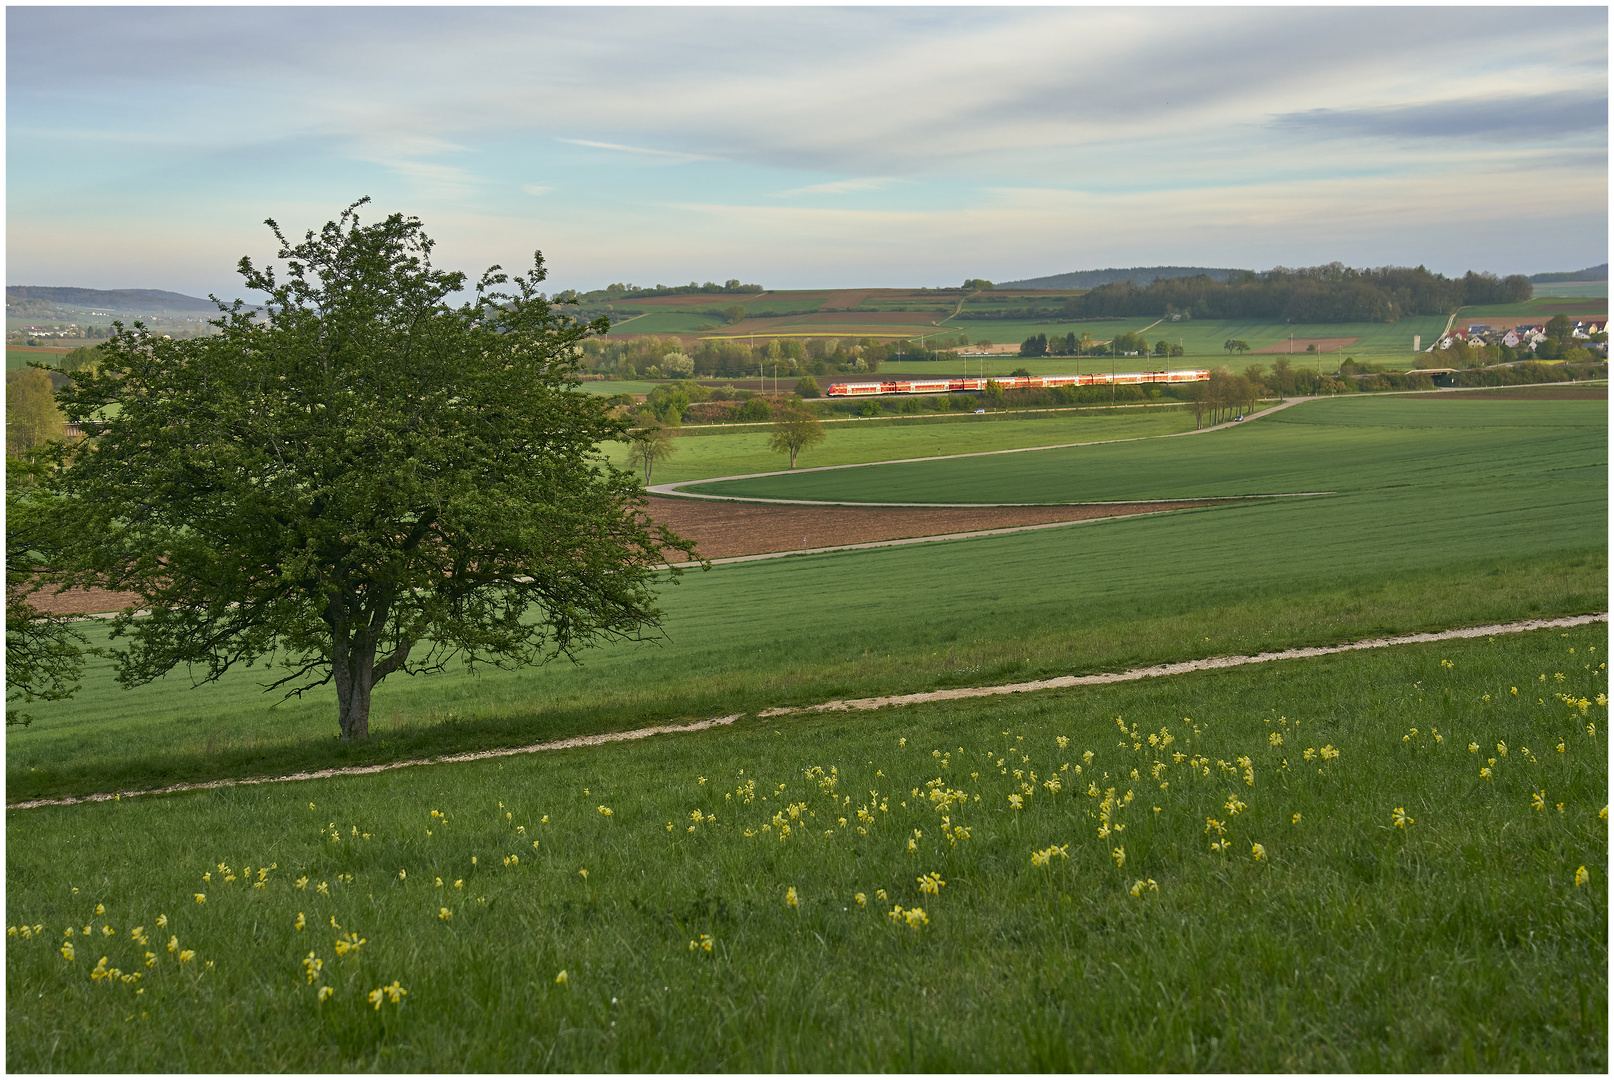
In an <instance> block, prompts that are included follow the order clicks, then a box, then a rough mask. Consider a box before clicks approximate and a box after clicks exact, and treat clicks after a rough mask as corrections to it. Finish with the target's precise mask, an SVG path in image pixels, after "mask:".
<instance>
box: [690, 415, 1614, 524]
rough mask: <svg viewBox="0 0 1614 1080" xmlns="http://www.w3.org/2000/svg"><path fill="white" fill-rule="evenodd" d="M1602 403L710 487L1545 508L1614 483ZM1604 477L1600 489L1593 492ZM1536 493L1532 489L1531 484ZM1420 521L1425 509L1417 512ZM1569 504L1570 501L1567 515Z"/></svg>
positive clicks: (777, 492) (1277, 418) (944, 496)
mask: <svg viewBox="0 0 1614 1080" xmlns="http://www.w3.org/2000/svg"><path fill="white" fill-rule="evenodd" d="M1607 447H1608V422H1607V408H1606V405H1605V404H1604V403H1603V402H1597V401H1586V402H1580V401H1545V402H1525V401H1492V400H1470V399H1466V398H1462V397H1460V396H1457V395H1452V396H1450V397H1440V398H1430V397H1419V396H1411V397H1379V396H1374V397H1359V398H1355V397H1353V398H1337V399H1332V400H1317V401H1309V402H1305V403H1302V404H1300V405H1297V406H1295V407H1292V408H1289V409H1286V410H1283V411H1282V412H1279V413H1275V414H1273V415H1271V416H1269V417H1265V418H1263V419H1260V420H1257V421H1255V422H1253V423H1249V424H1245V425H1242V426H1240V427H1238V428H1233V429H1225V430H1222V431H1217V432H1211V433H1209V434H1205V435H1194V436H1188V437H1185V438H1180V439H1162V440H1158V441H1153V442H1147V443H1141V444H1120V445H1113V446H1092V447H1082V448H1079V449H1070V450H1052V451H1048V452H1046V453H1039V454H1025V455H1019V454H1017V455H1011V456H1005V457H995V458H975V459H965V460H960V461H950V462H920V463H914V464H904V465H873V466H870V467H868V468H862V469H850V470H844V471H836V472H821V473H814V472H806V473H799V474H797V475H794V476H778V477H768V478H764V479H757V480H735V481H729V482H726V483H722V484H712V485H709V486H702V487H700V488H698V489H695V490H698V491H701V492H706V493H711V494H726V495H743V496H751V497H764V498H795V499H841V500H859V501H862V500H867V501H875V502H1079V501H1084V500H1095V499H1096V500H1106V499H1135V498H1178V497H1181V498H1188V497H1201V496H1211V495H1244V494H1257V493H1275V492H1286V491H1339V492H1346V493H1350V494H1351V496H1352V498H1357V499H1365V500H1368V501H1369V502H1382V503H1385V504H1387V505H1396V504H1404V503H1407V502H1408V500H1409V499H1410V500H1411V501H1412V503H1414V504H1416V503H1417V502H1418V501H1420V500H1425V499H1427V500H1435V501H1436V502H1445V501H1450V500H1458V501H1459V502H1461V503H1464V504H1466V505H1472V506H1474V507H1475V508H1476V509H1477V508H1479V507H1483V506H1485V505H1486V504H1487V503H1488V502H1489V499H1488V497H1487V493H1488V492H1493V491H1494V492H1495V493H1496V494H1498V495H1500V494H1501V493H1502V492H1504V491H1507V492H1511V493H1512V495H1513V497H1514V498H1515V500H1523V502H1522V505H1520V506H1519V507H1518V509H1519V510H1520V511H1522V512H1525V513H1530V512H1533V511H1537V510H1540V509H1542V508H1544V507H1545V506H1546V505H1550V504H1551V502H1552V496H1551V495H1549V494H1548V493H1549V492H1551V491H1553V490H1554V488H1555V487H1556V486H1557V485H1560V484H1563V485H1568V486H1567V487H1565V488H1564V489H1563V490H1561V491H1559V492H1557V495H1558V497H1559V498H1561V499H1563V500H1565V501H1571V502H1572V501H1575V500H1580V499H1585V498H1594V499H1596V500H1597V502H1598V503H1599V504H1600V503H1601V501H1602V500H1601V498H1600V497H1598V496H1597V495H1596V492H1597V491H1602V490H1606V476H1605V472H1606V466H1607V461H1608V450H1607ZM1594 489H1595V490H1594ZM1532 493H1534V494H1532ZM1403 512H1407V513H1411V515H1412V517H1411V520H1416V519H1417V518H1419V517H1422V516H1425V515H1422V514H1418V513H1416V512H1415V511H1410V510H1408V511H1403ZM1573 512H1574V511H1573V510H1572V509H1571V513H1573Z"/></svg>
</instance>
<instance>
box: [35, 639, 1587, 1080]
mask: <svg viewBox="0 0 1614 1080" xmlns="http://www.w3.org/2000/svg"><path fill="white" fill-rule="evenodd" d="M1606 648H1607V634H1606V629H1605V628H1602V627H1596V628H1588V629H1584V630H1581V631H1576V632H1573V633H1568V634H1559V633H1535V634H1528V635H1510V636H1506V637H1501V638H1497V639H1495V640H1494V641H1485V640H1477V641H1471V642H1463V643H1446V644H1440V645H1428V646H1411V647H1401V648H1396V649H1393V650H1386V651H1383V652H1376V653H1372V654H1364V653H1358V654H1352V655H1345V656H1336V657H1329V658H1325V659H1318V660H1310V661H1297V662H1286V663H1283V664H1277V665H1272V666H1269V667H1263V668H1261V669H1243V670H1230V671H1222V672H1212V673H1202V674H1198V675H1192V676H1182V677H1175V678H1169V679H1159V680H1152V681H1150V682H1148V683H1144V684H1135V685H1125V686H1109V687H1102V688H1092V689H1083V690H1080V691H1069V692H1060V693H1039V694H1034V695H1025V696H1020V697H1015V698H1012V699H999V700H988V701H979V700H974V701H961V702H952V703H938V704H932V705H924V706H914V707H910V708H907V709H903V710H898V711H889V712H882V713H877V714H865V715H858V716H855V717H848V716H845V715H825V716H814V717H794V716H793V717H782V718H778V719H773V720H768V721H762V722H756V721H751V722H742V723H741V724H740V725H738V726H736V727H735V728H730V729H717V730H713V731H710V732H706V733H702V734H698V735H691V736H677V737H664V738H658V739H654V740H651V741H649V742H646V743H640V744H634V745H618V746H612V747H602V748H596V749H589V750H577V751H567V752H558V753H550V754H544V755H535V756H530V757H521V758H512V759H508V760H505V761H502V762H491V761H490V762H483V763H476V764H468V765H455V766H439V767H432V768H425V769H412V770H408V771H404V772H393V773H386V774H381V775H376V776H368V777H356V778H343V779H337V780H330V781H323V782H303V783H296V784H286V785H275V786H272V787H258V788H231V789H224V790H217V791H211V792H202V793H195V794H191V795H185V796H178V797H166V798H145V799H138V800H125V801H122V802H118V803H113V802H107V803H100V804H92V805H85V806H78V807H70V808H61V809H43V810H33V811H20V812H19V811H12V812H10V813H9V814H8V820H7V840H8V843H7V847H6V859H7V883H8V889H7V896H6V903H7V922H8V924H11V925H12V926H13V927H14V930H13V936H12V938H11V940H10V941H9V943H8V948H7V950H6V965H7V971H6V984H7V990H8V1008H7V1015H6V1031H7V1040H6V1064H7V1067H8V1068H9V1069H10V1070H12V1071H18V1072H21V1071H47V1070H51V1071H56V1070H60V1071H125V1070H136V1069H150V1068H153V1067H157V1068H162V1069H165V1070H181V1071H192V1072H196V1071H226V1070H228V1071H255V1072H256V1071H264V1072H267V1071H280V1070H317V1071H337V1070H344V1071H346V1070H359V1069H369V1070H384V1071H389V1072H403V1071H427V1070H430V1071H444V1070H447V1071H535V1070H568V1071H577V1070H581V1071H591V1072H593V1071H607V1070H609V1071H651V1070H657V1071H702V1072H706V1071H719V1070H724V1071H730V1070H732V1071H744V1072H755V1071H764V1070H767V1071H775V1070H782V1069H789V1070H792V1071H824V1072H829V1071H834V1072H843V1071H853V1072H875V1071H902V1072H913V1071H920V1070H924V1071H943V1070H945V1071H959V1070H962V1071H979V1072H984V1071H1032V1070H1058V1071H1076V1070H1082V1071H1136V1072H1142V1071H1154V1070H1162V1069H1169V1070H1178V1069H1196V1070H1207V1071H1212V1072H1224V1071H1340V1072H1345V1071H1368V1070H1374V1071H1425V1070H1443V1071H1451V1070H1456V1071H1478V1070H1481V1069H1483V1070H1487V1071H1490V1070H1497V1071H1501V1070H1531V1071H1543V1072H1570V1071H1575V1072H1580V1071H1588V1072H1590V1071H1605V1070H1606V1069H1607V1066H1608V1057H1607V1019H1606V1010H1607V964H1608V954H1607V918H1608V910H1607V872H1608V867H1607V856H1606V853H1607V831H1606V820H1605V819H1606V806H1607V775H1606V755H1605V751H1604V749H1603V747H1602V742H1601V740H1602V739H1603V738H1604V737H1605V728H1606V707H1605V706H1604V704H1603V702H1605V701H1606V698H1605V697H1603V696H1602V695H1603V694H1604V692H1605V691H1606V673H1605V671H1604V670H1603V667H1602V663H1603V656H1604V655H1605V651H1606ZM1557 673H1561V676H1560V675H1559V674H1557ZM1509 687H1517V688H1518V690H1519V693H1518V694H1517V695H1515V694H1512V693H1510V691H1509ZM1560 694H1561V695H1564V696H1565V697H1567V698H1570V699H1572V700H1573V701H1574V702H1575V703H1576V704H1573V705H1566V704H1565V702H1564V701H1563V700H1562V699H1561V698H1559V697H1558V695H1560ZM1594 698H1595V699H1596V702H1597V703H1595V704H1594V703H1593V701H1592V699H1594ZM1582 699H1584V701H1585V704H1584V705H1581V704H1580V702H1581V701H1582ZM1190 718H1191V719H1190ZM1588 724H1590V725H1593V727H1592V728H1591V729H1589V730H1590V732H1591V733H1589V732H1588V729H1587V727H1586V725H1588ZM1118 726H1119V727H1120V728H1121V729H1122V730H1121V732H1118V731H1117V727H1118ZM1123 733H1124V734H1123ZM1118 736H1120V741H1119V744H1118V743H1117V738H1118ZM1166 736H1169V737H1170V740H1171V741H1170V743H1169V744H1168V743H1165V742H1163V741H1162V740H1163V739H1164V737H1166ZM1065 740H1069V741H1068V743H1067V742H1065ZM1280 740H1281V745H1279V742H1280ZM1470 743H1473V744H1475V745H1474V751H1473V752H1470V748H1469V744H1470ZM1503 744H1505V745H1506V747H1507V750H1506V753H1504V752H1503V751H1502V749H1501V747H1502V745H1503ZM1560 746H1561V747H1562V749H1561V750H1560V749H1559V747H1560ZM1325 747H1326V748H1327V749H1328V752H1329V753H1330V754H1331V753H1332V752H1334V751H1337V752H1338V756H1337V757H1327V758H1323V757H1320V756H1319V755H1318V753H1317V751H1319V750H1322V749H1323V748H1325ZM1089 753H1090V754H1091V757H1088V756H1087V755H1088V754H1089ZM1179 754H1180V755H1182V756H1183V757H1182V760H1178V755H1179ZM1491 758H1495V759H1496V760H1495V761H1494V762H1493V763H1489V764H1488V762H1489V759H1491ZM1246 761H1247V762H1248V766H1247V767H1246V766H1245V764H1244V762H1246ZM1482 768H1488V769H1490V770H1491V774H1490V776H1489V778H1485V777H1482V775H1481V773H1480V770H1481V769H1482ZM1078 770H1079V771H1078ZM1022 773H1024V775H1021V774H1022ZM1054 779H1057V780H1058V781H1059V784H1060V789H1059V790H1058V791H1057V792H1055V791H1053V790H1052V789H1051V788H1050V787H1049V786H1048V785H1047V783H1046V782H1047V781H1050V780H1054ZM1022 784H1023V785H1024V787H1022ZM1089 785H1091V786H1089ZM1027 789H1029V791H1030V792H1031V794H1030V795H1027V793H1026V792H1027ZM1092 792H1097V794H1096V795H1095V794H1092ZM1010 796H1017V797H1019V798H1020V799H1021V800H1022V802H1023V803H1024V806H1023V808H1022V809H1019V810H1015V809H1013V808H1012V807H1011V804H1010ZM1538 803H1539V806H1540V807H1541V809H1536V808H1535V807H1536V805H1538ZM601 808H608V809H609V810H610V813H609V815H607V814H606V813H604V811H603V810H602V809H601ZM1398 809H1399V810H1400V812H1401V820H1402V821H1403V822H1404V823H1405V827H1404V828H1400V827H1396V824H1395V822H1396V820H1397V811H1398ZM433 811H439V812H446V815H447V816H446V818H442V817H434V816H432V813H433ZM696 816H698V817H699V819H700V820H699V823H698V824H697V823H696V821H695V818H696ZM1210 822H1214V823H1215V825H1214V826H1213V825H1212V824H1211V823H1210ZM1101 825H1107V826H1109V827H1110V829H1111V830H1112V831H1111V832H1110V835H1109V836H1103V835H1101V831H1102V830H1101V829H1100V826H1101ZM785 826H789V833H788V835H787V834H786V833H785ZM1117 826H1124V829H1120V828H1116V827H1117ZM966 833H967V835H965V834H966ZM1223 839H1225V841H1226V842H1227V847H1226V848H1225V849H1223V850H1218V851H1212V850H1211V844H1212V841H1213V840H1217V841H1219V840H1223ZM1255 845H1260V848H1259V850H1258V849H1257V848H1256V847H1255ZM1050 849H1053V850H1052V851H1050ZM1123 851H1124V858H1123V857H1122V852H1123ZM1036 853H1049V854H1048V855H1047V859H1048V865H1045V866H1042V865H1035V864H1034V859H1033V856H1034V854H1036ZM1257 855H1259V856H1260V857H1259V858H1257ZM1582 867H1584V871H1583V873H1584V875H1585V880H1586V881H1587V884H1585V885H1579V884H1577V874H1578V873H1581V872H1582V871H1581V870H1580V868H1582ZM583 871H586V872H587V873H586V876H585V874H584V873H582V872H583ZM932 874H933V875H935V878H934V879H932V880H939V881H940V882H942V884H939V885H937V886H934V891H933V892H927V891H924V890H923V889H922V888H921V886H920V884H919V881H918V879H920V878H921V877H927V878H928V877H929V875H932ZM259 885H261V886H262V887H261V888H260V887H258V886H259ZM1134 892H1135V893H1136V895H1134ZM203 897H205V902H199V901H200V900H201V898H203ZM792 898H793V899H794V903H792V902H791V900H792ZM860 898H861V899H860ZM894 908H902V909H904V910H903V911H902V912H901V913H895V912H893V909H894ZM913 909H921V910H922V911H923V913H924V914H923V917H920V916H917V915H915V916H912V917H911V919H910V917H909V915H908V912H910V911H912V910H913ZM893 914H896V918H895V919H893V918H892V915H893ZM18 926H26V927H27V931H26V935H25V934H24V932H23V931H21V930H20V929H15V927H18ZM299 926H301V927H302V928H301V929H299ZM64 928H72V932H71V935H70V936H69V935H67V934H64ZM86 934H87V935H88V937H86V936H85V935H86ZM349 934H351V935H352V936H353V938H362V939H363V944H362V946H361V947H360V948H358V949H357V950H356V951H354V950H351V949H350V950H348V951H347V953H346V955H338V954H337V953H336V951H335V949H334V947H333V946H334V943H335V941H336V940H337V939H338V938H339V937H341V936H344V935H349ZM64 941H65V942H66V943H67V944H70V945H71V946H72V952H73V959H72V960H66V959H64V958H63V955H62V953H61V947H62V945H63V943H64ZM707 942H710V946H711V948H710V950H708V949H707V948H706V947H705V943H707ZM103 956H104V957H106V958H107V959H106V961H105V966H104V967H103V968H102V970H103V971H105V970H106V969H109V968H115V969H118V974H116V975H114V976H113V977H110V978H104V979H98V978H94V977H93V969H95V968H96V967H97V962H98V960H99V959H100V958H101V957H103ZM309 959H317V960H319V961H320V963H321V967H320V969H319V971H318V973H317V977H315V978H314V979H312V980H310V979H309V977H308V975H307V974H306V972H307V968H306V967H305V963H304V962H305V960H309ZM148 960H149V963H150V966H149V967H148V966H147V963H148ZM561 972H565V981H564V982H560V981H557V979H558V977H559V976H560V973H561ZM132 976H138V980H137V981H136V980H130V981H126V979H129V978H130V977H132ZM394 985H395V986H396V987H397V989H398V990H401V991H407V996H403V995H399V996H398V997H397V1001H396V1003H395V1002H394V1001H392V1000H389V998H388V997H387V996H386V995H385V994H384V993H383V994H381V995H379V996H378V998H377V1000H376V1003H375V1006H374V1007H372V1004H371V1001H370V995H371V994H372V993H373V992H375V991H376V990H378V989H380V988H384V987H388V986H394ZM326 987H329V988H330V990H331V993H330V995H329V996H328V1000H321V998H320V994H321V992H322V991H323V989H324V988H326Z"/></svg>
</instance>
